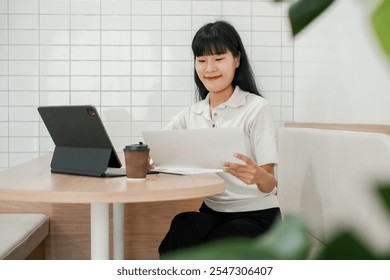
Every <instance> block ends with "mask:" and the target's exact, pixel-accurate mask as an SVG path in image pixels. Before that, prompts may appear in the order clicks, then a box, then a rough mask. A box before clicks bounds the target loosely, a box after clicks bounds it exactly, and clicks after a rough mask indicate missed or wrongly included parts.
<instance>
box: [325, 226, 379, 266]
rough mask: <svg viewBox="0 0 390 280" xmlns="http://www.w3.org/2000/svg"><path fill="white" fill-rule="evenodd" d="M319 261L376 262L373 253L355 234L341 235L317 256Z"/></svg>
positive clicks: (342, 233)
mask: <svg viewBox="0 0 390 280" xmlns="http://www.w3.org/2000/svg"><path fill="white" fill-rule="evenodd" d="M317 259H319V260H375V259H378V256H375V255H374V253H372V251H371V250H370V249H369V248H367V247H366V245H365V244H363V243H362V242H361V241H360V240H359V239H358V238H357V237H356V236H355V235H354V234H353V233H351V232H348V231H344V232H341V233H339V234H338V235H337V236H335V237H334V238H333V239H331V240H330V241H329V243H328V244H326V246H325V248H324V249H323V250H322V251H321V252H320V254H319V255H318V256H317Z"/></svg>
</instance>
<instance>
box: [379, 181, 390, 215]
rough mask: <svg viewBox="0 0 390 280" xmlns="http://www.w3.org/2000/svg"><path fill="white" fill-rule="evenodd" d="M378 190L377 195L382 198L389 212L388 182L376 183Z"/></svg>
mask: <svg viewBox="0 0 390 280" xmlns="http://www.w3.org/2000/svg"><path fill="white" fill-rule="evenodd" d="M378 192H379V197H380V198H381V199H382V202H383V203H384V205H385V206H386V207H387V210H388V211H389V213H390V183H380V184H378Z"/></svg>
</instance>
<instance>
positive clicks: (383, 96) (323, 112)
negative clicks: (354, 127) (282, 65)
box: [294, 0, 390, 124]
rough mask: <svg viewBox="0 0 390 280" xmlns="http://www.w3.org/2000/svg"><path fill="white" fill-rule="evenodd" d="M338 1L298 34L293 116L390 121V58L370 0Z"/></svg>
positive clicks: (301, 119) (336, 120) (335, 120)
mask: <svg viewBox="0 0 390 280" xmlns="http://www.w3.org/2000/svg"><path fill="white" fill-rule="evenodd" d="M373 2H378V1H359V0H339V1H336V2H335V4H334V5H332V6H331V7H330V8H329V9H328V10H327V11H326V13H325V14H323V15H321V17H320V18H318V20H316V21H315V22H314V24H313V25H311V26H309V27H308V29H307V30H306V31H305V32H303V33H302V34H300V35H298V36H297V37H296V38H295V55H294V62H295V63H294V67H295V69H294V70H295V78H294V98H295V99H294V121H297V122H330V123H373V124H389V123H390V110H389V104H390V60H388V59H386V57H385V56H384V55H383V53H382V50H381V49H380V47H379V46H378V43H377V41H376V38H375V37H374V33H373V30H372V27H371V24H370V22H369V20H370V18H369V16H370V12H369V11H370V7H367V3H369V4H370V3H371V4H375V3H373Z"/></svg>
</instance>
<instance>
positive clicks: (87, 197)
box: [0, 154, 224, 259]
mask: <svg viewBox="0 0 390 280" xmlns="http://www.w3.org/2000/svg"><path fill="white" fill-rule="evenodd" d="M50 162H51V155H50V154H49V155H45V156H42V157H39V158H37V159H34V160H31V161H29V162H26V163H24V164H21V165H18V166H15V167H11V168H9V169H6V170H3V171H1V172H0V201H19V202H47V203H88V204H91V258H92V259H108V258H109V204H111V203H113V209H114V219H113V223H114V225H113V228H114V259H123V256H124V248H123V247H124V245H123V244H124V234H123V232H124V230H123V229H124V226H123V223H124V221H123V205H124V203H135V202H155V201H169V200H182V199H190V198H197V197H203V196H208V195H213V194H217V193H221V192H223V191H224V182H223V180H222V179H221V178H219V177H218V176H217V175H215V174H212V173H208V174H200V175H172V174H153V175H148V176H147V178H146V180H145V181H131V180H128V179H127V178H126V177H116V178H97V177H87V176H77V175H66V174H58V173H51V171H50Z"/></svg>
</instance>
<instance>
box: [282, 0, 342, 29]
mask: <svg viewBox="0 0 390 280" xmlns="http://www.w3.org/2000/svg"><path fill="white" fill-rule="evenodd" d="M333 2H334V0H298V1H296V2H294V3H293V4H291V6H290V9H289V17H290V23H291V28H292V31H293V35H294V36H296V35H297V34H298V33H299V32H300V31H302V30H303V29H304V28H305V27H306V26H307V25H308V24H309V23H310V22H312V21H313V20H314V19H315V18H316V17H317V16H319V15H320V14H321V13H322V12H323V11H325V10H326V8H328V7H329V6H330V4H332V3H333Z"/></svg>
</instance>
